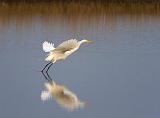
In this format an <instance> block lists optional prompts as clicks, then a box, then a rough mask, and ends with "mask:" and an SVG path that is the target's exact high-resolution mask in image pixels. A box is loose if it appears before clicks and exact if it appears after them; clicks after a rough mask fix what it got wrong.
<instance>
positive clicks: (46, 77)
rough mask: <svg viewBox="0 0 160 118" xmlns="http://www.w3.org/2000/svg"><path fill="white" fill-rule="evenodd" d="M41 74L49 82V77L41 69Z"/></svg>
mask: <svg viewBox="0 0 160 118" xmlns="http://www.w3.org/2000/svg"><path fill="white" fill-rule="evenodd" d="M42 74H43V76H44V77H45V79H46V80H47V81H48V82H51V80H50V78H47V76H46V75H45V74H44V73H43V71H42Z"/></svg>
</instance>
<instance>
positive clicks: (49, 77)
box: [46, 72, 53, 82]
mask: <svg viewBox="0 0 160 118" xmlns="http://www.w3.org/2000/svg"><path fill="white" fill-rule="evenodd" d="M46 74H47V76H48V79H49V80H50V81H51V82H52V81H53V80H52V78H51V77H50V75H49V74H48V72H46Z"/></svg>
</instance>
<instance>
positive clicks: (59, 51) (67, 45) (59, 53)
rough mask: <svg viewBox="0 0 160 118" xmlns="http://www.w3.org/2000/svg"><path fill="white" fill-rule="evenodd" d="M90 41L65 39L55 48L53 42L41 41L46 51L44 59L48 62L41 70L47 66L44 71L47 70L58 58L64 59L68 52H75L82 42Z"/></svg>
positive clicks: (87, 41)
mask: <svg viewBox="0 0 160 118" xmlns="http://www.w3.org/2000/svg"><path fill="white" fill-rule="evenodd" d="M91 42H92V41H90V40H86V39H83V40H81V41H78V40H76V39H70V40H67V41H64V42H63V43H61V44H60V45H59V46H57V47H56V48H55V47H54V44H53V43H50V42H47V41H45V42H43V45H42V46H43V51H45V52H48V55H47V57H46V58H45V60H46V61H49V63H48V64H47V65H46V66H45V67H44V68H43V69H42V72H43V71H44V70H45V68H47V66H48V68H47V70H46V73H47V72H48V70H49V68H50V67H51V66H52V64H53V63H55V62H56V61H58V60H64V59H66V57H68V56H69V55H70V54H72V53H73V52H75V51H76V50H78V49H79V47H80V45H81V44H83V43H91Z"/></svg>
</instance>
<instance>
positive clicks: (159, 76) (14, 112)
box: [0, 5, 160, 118]
mask: <svg viewBox="0 0 160 118" xmlns="http://www.w3.org/2000/svg"><path fill="white" fill-rule="evenodd" d="M55 6H56V5H53V6H52V5H49V6H48V7H46V5H45V8H43V5H42V6H40V7H34V6H32V7H28V6H25V5H24V6H23V7H21V6H16V5H13V6H8V5H4V6H1V7H0V54H1V56H0V65H1V66H0V68H1V71H0V75H1V79H0V93H1V95H0V117H3V118H9V117H13V118H44V117H45V118H51V117H55V118H67V117H70V118H72V117H74V118H98V117H104V118H159V117H160V112H159V111H160V101H159V100H160V94H159V90H160V86H159V84H160V72H159V71H160V63H159V61H160V15H159V12H158V11H155V12H154V11H152V12H150V11H146V12H145V9H144V10H141V11H140V12H139V11H136V10H137V9H136V8H135V12H133V11H126V9H125V12H124V11H123V10H122V11H121V10H120V11H121V12H118V10H117V11H116V10H115V11H114V10H113V11H112V10H111V11H109V10H108V9H107V8H105V9H103V7H102V8H101V7H100V6H97V7H96V8H94V7H93V8H92V7H87V6H83V7H82V9H80V6H79V5H77V6H75V5H72V6H63V5H62V6H61V5H57V7H55ZM68 7H70V8H68ZM138 8H139V7H138ZM35 9H37V11H40V12H37V11H36V10H35ZM41 9H42V10H41ZM70 38H77V39H79V40H80V39H83V38H86V39H91V40H94V41H95V42H94V43H93V44H84V45H82V47H81V48H80V50H79V51H77V53H74V54H73V55H71V56H70V57H68V58H67V59H66V60H65V61H59V62H57V63H56V64H55V65H54V66H53V67H52V68H51V70H50V72H49V73H50V75H51V76H52V78H53V79H54V80H55V81H57V82H58V83H61V84H64V85H66V86H67V87H68V88H70V89H71V90H72V91H74V92H75V93H76V94H77V95H78V96H79V98H80V99H82V100H84V101H86V102H87V103H88V106H87V107H86V108H84V109H79V110H76V111H74V112H67V111H66V110H64V109H62V108H61V107H59V106H58V105H57V103H56V102H55V101H54V100H53V101H52V100H51V101H48V102H45V103H43V102H42V101H41V99H40V94H41V91H42V90H43V88H44V82H45V79H44V77H43V75H42V74H41V73H40V72H38V71H39V70H41V69H42V68H43V67H44V65H45V64H46V62H45V61H44V58H45V55H46V54H45V53H44V52H43V51H42V42H43V41H45V40H46V41H50V42H53V43H55V45H56V46H57V45H58V44H59V43H61V42H62V41H65V40H67V39H70Z"/></svg>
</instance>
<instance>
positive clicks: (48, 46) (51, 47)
mask: <svg viewBox="0 0 160 118" xmlns="http://www.w3.org/2000/svg"><path fill="white" fill-rule="evenodd" d="M42 46H43V50H44V51H45V52H50V51H52V50H54V49H55V48H54V44H53V43H49V42H47V41H45V42H43V45H42Z"/></svg>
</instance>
